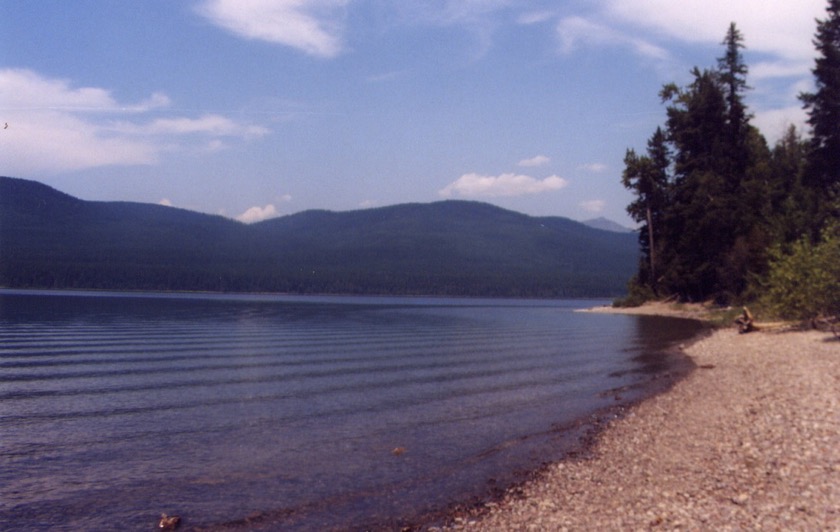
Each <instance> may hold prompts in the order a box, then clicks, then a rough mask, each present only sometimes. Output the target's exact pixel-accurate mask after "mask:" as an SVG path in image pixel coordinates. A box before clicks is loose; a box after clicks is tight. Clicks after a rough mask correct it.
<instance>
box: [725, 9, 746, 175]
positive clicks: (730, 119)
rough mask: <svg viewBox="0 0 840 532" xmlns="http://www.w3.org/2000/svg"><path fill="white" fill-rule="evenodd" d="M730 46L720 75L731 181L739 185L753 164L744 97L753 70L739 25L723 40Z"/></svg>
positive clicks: (730, 26)
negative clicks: (748, 78) (725, 115)
mask: <svg viewBox="0 0 840 532" xmlns="http://www.w3.org/2000/svg"><path fill="white" fill-rule="evenodd" d="M721 44H723V45H724V46H725V47H726V50H725V53H724V55H723V56H722V57H719V58H718V74H719V76H720V81H721V83H722V84H723V88H724V92H725V95H726V105H727V108H728V110H727V124H726V141H727V148H728V150H729V152H730V153H729V154H728V157H727V160H728V162H729V163H730V164H731V168H730V169H729V172H730V174H731V175H730V176H729V178H730V182H731V184H732V185H733V186H737V178H738V176H742V175H743V174H744V172H746V170H747V166H748V164H749V160H748V157H749V149H748V146H747V136H748V128H749V119H750V116H749V115H748V114H747V107H746V105H745V104H744V100H743V94H744V92H746V91H747V90H748V89H749V87H748V86H747V72H748V71H749V69H748V67H747V65H746V63H744V58H743V56H742V54H741V50H742V49H743V48H744V47H745V46H744V37H743V35H742V34H741V32H740V31H739V30H738V28H737V26H736V25H735V23H734V22H733V23H731V24H730V25H729V29H728V30H727V32H726V38H725V39H724V40H723V43H721Z"/></svg>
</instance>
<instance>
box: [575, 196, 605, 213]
mask: <svg viewBox="0 0 840 532" xmlns="http://www.w3.org/2000/svg"><path fill="white" fill-rule="evenodd" d="M606 205H607V204H606V202H605V201H604V200H599V199H594V200H586V201H582V202H580V208H581V209H583V210H584V211H586V212H589V213H592V214H597V213H599V212H602V211H603V210H604V207H606Z"/></svg>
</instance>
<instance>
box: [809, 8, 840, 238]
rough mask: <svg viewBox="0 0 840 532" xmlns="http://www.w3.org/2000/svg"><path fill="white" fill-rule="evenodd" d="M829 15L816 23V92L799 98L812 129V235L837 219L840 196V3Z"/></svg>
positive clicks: (810, 156) (830, 10)
mask: <svg viewBox="0 0 840 532" xmlns="http://www.w3.org/2000/svg"><path fill="white" fill-rule="evenodd" d="M826 11H827V17H826V18H825V19H823V20H817V32H816V35H815V39H814V45H815V46H816V49H817V52H818V57H817V59H816V64H815V66H814V69H813V70H812V72H813V74H814V84H815V88H816V91H815V92H813V93H803V94H802V95H800V98H801V100H802V102H803V103H804V106H805V109H806V110H807V112H808V124H809V125H810V126H811V143H810V153H809V155H808V168H807V170H806V172H805V179H804V183H805V185H806V186H807V187H808V188H809V189H810V191H811V194H812V195H813V198H814V199H813V202H814V218H815V219H814V224H813V225H812V235H813V234H814V233H817V232H818V231H819V229H820V227H822V226H823V225H824V224H825V223H826V222H827V221H828V220H829V219H830V218H832V217H836V216H838V213H837V212H836V209H835V208H833V206H834V205H836V201H835V200H834V199H833V198H832V195H837V194H840V0H829V2H828V7H827V9H826Z"/></svg>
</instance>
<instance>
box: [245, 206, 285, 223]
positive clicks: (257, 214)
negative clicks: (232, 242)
mask: <svg viewBox="0 0 840 532" xmlns="http://www.w3.org/2000/svg"><path fill="white" fill-rule="evenodd" d="M277 214H278V213H277V209H276V208H275V207H274V205H272V204H270V203H269V204H268V205H266V206H265V207H251V208H250V209H248V210H246V211H245V212H243V213H242V214H240V215H239V216H237V217H236V219H237V220H239V221H240V222H243V223H246V224H250V223H254V222H261V221H263V220H267V219H269V218H274V217H275V216H277Z"/></svg>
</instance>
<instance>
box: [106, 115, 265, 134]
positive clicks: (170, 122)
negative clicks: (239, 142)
mask: <svg viewBox="0 0 840 532" xmlns="http://www.w3.org/2000/svg"><path fill="white" fill-rule="evenodd" d="M114 129H115V130H119V131H122V132H124V133H133V134H142V135H190V134H206V135H212V136H216V137H242V138H247V137H260V136H262V135H265V134H267V133H268V132H269V131H268V129H266V128H264V127H261V126H253V125H248V124H239V123H236V122H234V121H233V120H231V119H229V118H225V117H224V116H220V115H215V114H208V115H204V116H201V117H199V118H187V117H176V118H158V119H156V120H153V121H151V122H149V123H147V124H134V123H121V124H117V125H116V126H115V128H114Z"/></svg>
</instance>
